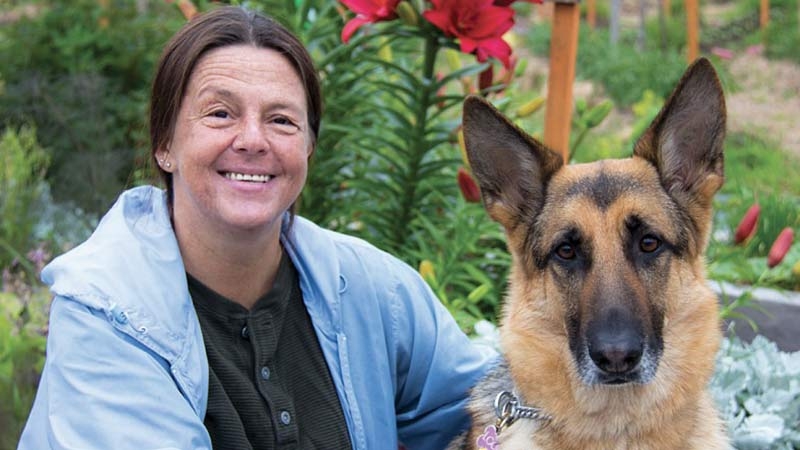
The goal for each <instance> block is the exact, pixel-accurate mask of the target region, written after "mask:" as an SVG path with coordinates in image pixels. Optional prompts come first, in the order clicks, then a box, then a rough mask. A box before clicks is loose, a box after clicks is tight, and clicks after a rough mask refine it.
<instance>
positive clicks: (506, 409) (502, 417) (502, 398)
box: [494, 391, 551, 434]
mask: <svg viewBox="0 0 800 450" xmlns="http://www.w3.org/2000/svg"><path fill="white" fill-rule="evenodd" d="M494 413H495V415H496V416H497V422H496V423H495V428H496V430H497V434H500V432H501V431H503V429H504V428H506V427H509V426H511V424H512V423H514V422H516V421H517V419H530V420H539V421H542V422H546V421H549V420H550V419H551V417H550V416H549V415H548V414H546V413H545V412H544V411H543V410H542V409H541V408H536V407H534V406H526V405H523V404H522V403H520V401H519V398H518V397H517V396H516V395H514V394H513V393H511V392H509V391H502V392H500V393H499V394H497V397H495V398H494Z"/></svg>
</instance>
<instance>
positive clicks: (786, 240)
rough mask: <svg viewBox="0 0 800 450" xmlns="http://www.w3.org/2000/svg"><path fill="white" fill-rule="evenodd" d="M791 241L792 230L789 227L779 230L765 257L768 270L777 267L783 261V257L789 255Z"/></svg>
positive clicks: (792, 238) (792, 236) (792, 237)
mask: <svg viewBox="0 0 800 450" xmlns="http://www.w3.org/2000/svg"><path fill="white" fill-rule="evenodd" d="M792 240H794V230H793V229H792V228H791V227H786V228H784V229H783V230H781V232H780V234H778V237H777V238H776V239H775V242H773V243H772V247H771V248H770V249H769V254H768V255H767V267H769V268H770V269H771V268H773V267H775V266H777V265H778V264H780V263H781V261H783V257H784V256H786V254H787V253H789V249H790V248H792Z"/></svg>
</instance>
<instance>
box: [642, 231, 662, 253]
mask: <svg viewBox="0 0 800 450" xmlns="http://www.w3.org/2000/svg"><path fill="white" fill-rule="evenodd" d="M659 247H661V241H660V240H659V239H658V238H656V237H654V236H649V235H648V236H644V237H643V238H642V240H641V241H639V249H640V250H641V251H643V252H645V253H653V252H654V251H656V250H658V249H659Z"/></svg>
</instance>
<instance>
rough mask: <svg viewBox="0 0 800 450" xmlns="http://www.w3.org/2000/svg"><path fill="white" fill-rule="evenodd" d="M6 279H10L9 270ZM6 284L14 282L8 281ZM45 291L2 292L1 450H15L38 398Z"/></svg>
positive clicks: (0, 348)
mask: <svg viewBox="0 0 800 450" xmlns="http://www.w3.org/2000/svg"><path fill="white" fill-rule="evenodd" d="M3 275H4V278H8V277H9V273H8V272H7V271H6V272H5V273H4V274H3ZM5 284H6V285H8V284H13V282H11V281H9V280H6V283H5ZM48 302H49V296H48V294H47V291H46V290H44V289H41V288H39V289H37V290H36V291H35V292H30V290H28V292H26V293H25V294H22V295H19V294H17V293H13V292H0V429H2V430H3V433H0V449H13V448H15V447H16V443H17V438H18V437H19V435H20V433H21V432H22V427H23V426H24V424H25V421H26V419H27V417H28V412H29V410H30V407H31V404H32V403H33V398H34V396H35V395H36V387H37V385H38V380H39V373H40V372H41V370H42V366H43V364H44V350H45V337H44V334H45V330H46V326H45V323H46V319H45V315H44V314H45V311H46V310H47V307H46V305H47V304H48Z"/></svg>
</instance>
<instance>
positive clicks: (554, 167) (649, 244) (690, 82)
mask: <svg viewBox="0 0 800 450" xmlns="http://www.w3.org/2000/svg"><path fill="white" fill-rule="evenodd" d="M724 134H725V103H724V97H723V93H722V89H721V86H720V83H719V80H718V79H717V76H716V73H715V72H714V69H713V67H712V66H711V64H710V63H709V62H708V61H707V60H705V59H701V60H699V61H698V62H696V63H695V64H693V65H692V66H691V67H690V68H689V69H688V70H687V71H686V73H685V75H684V76H683V78H682V79H681V81H680V83H679V85H678V86H677V88H676V89H675V91H674V92H673V93H672V95H671V96H670V98H669V99H668V100H667V102H666V104H665V105H664V107H663V109H662V110H661V112H660V113H659V114H658V116H657V117H656V118H655V119H654V121H653V122H652V124H651V125H650V127H649V128H648V129H647V131H646V132H645V133H644V134H643V135H642V137H641V138H640V139H639V140H638V142H637V143H636V145H635V148H634V154H633V157H632V158H629V159H622V160H602V161H598V162H594V163H590V164H576V165H565V164H564V163H563V161H562V158H561V156H559V155H558V154H556V153H555V152H553V151H551V150H549V149H548V148H546V147H545V146H544V145H543V144H541V143H539V142H538V141H536V140H535V139H533V138H532V137H530V136H529V135H528V134H526V133H525V132H523V131H522V130H520V129H519V128H517V127H516V126H515V125H514V124H512V123H511V122H510V121H509V120H508V119H507V118H505V117H504V116H503V115H502V114H501V113H500V112H499V111H497V110H496V109H495V108H494V107H492V106H491V105H490V104H489V103H487V102H486V101H485V100H483V99H481V98H480V97H470V98H468V99H467V100H466V102H465V104H464V136H465V142H466V149H467V155H468V157H469V161H470V165H471V166H472V170H473V173H474V175H475V177H476V178H477V180H478V184H479V185H480V188H481V195H482V198H483V202H484V205H485V207H486V210H487V212H488V213H489V215H490V216H491V217H492V218H493V219H494V220H496V221H497V222H499V223H500V224H502V225H503V227H504V228H505V231H506V234H507V237H508V247H509V250H510V252H511V253H512V257H513V260H514V265H513V269H512V274H511V280H510V292H509V296H508V298H507V300H506V304H505V311H504V319H503V328H504V331H503V333H504V335H503V345H504V351H505V352H506V356H507V358H508V359H509V363H510V365H511V368H512V372H514V371H515V370H514V369H515V367H519V366H520V365H526V364H533V365H534V366H537V365H538V367H537V369H536V370H537V371H543V370H545V371H546V370H550V371H551V372H553V373H562V374H563V373H564V372H565V371H566V372H567V373H571V374H573V376H575V377H577V380H579V381H580V382H582V383H583V385H590V386H597V385H615V384H629V383H633V384H644V383H649V382H650V381H652V380H653V379H654V377H655V376H656V373H657V370H662V369H660V368H659V365H661V366H662V367H663V366H664V365H665V363H666V365H667V366H669V367H668V369H667V370H681V369H680V368H681V367H683V362H682V361H680V359H682V358H691V357H693V356H692V354H691V351H692V350H691V349H679V350H674V351H672V350H670V349H669V348H667V347H669V346H670V345H673V346H676V347H677V340H678V339H694V338H696V339H700V340H703V339H705V340H706V341H708V342H697V343H691V345H692V346H699V347H705V346H707V345H710V346H711V347H714V348H715V346H716V345H718V340H717V338H715V337H714V333H718V331H719V330H718V329H714V325H715V324H716V323H717V322H716V320H717V319H716V300H715V298H714V297H713V295H711V294H710V291H708V290H707V287H706V286H705V281H704V268H703V263H704V262H703V253H704V250H705V247H706V245H707V241H708V235H709V231H710V226H711V203H712V197H713V196H714V194H715V193H716V192H717V190H718V189H719V188H720V186H721V185H722V181H723V154H722V145H723V139H724ZM695 314H700V315H703V316H704V317H705V316H709V315H710V316H713V317H711V318H708V319H706V318H700V319H698V320H699V321H700V322H701V323H708V324H709V325H708V326H706V327H704V326H703V325H689V320H690V319H691V317H689V316H691V315H695ZM709 321H710V322H709ZM690 326H695V327H696V328H698V329H700V330H702V331H703V333H706V332H707V333H710V334H709V336H710V337H709V336H703V335H701V333H695V335H694V337H691V338H681V337H680V336H678V333H684V332H692V331H690V330H689V327H690ZM675 327H679V328H678V329H676V328H675ZM680 327H685V329H680ZM706 328H711V330H710V331H707V330H706ZM670 333H671V334H670ZM712 350H713V349H712ZM671 351H672V353H670V352H671ZM712 355H713V351H712ZM667 358H669V360H667ZM703 364H704V365H705V366H710V365H713V362H703ZM703 370H704V371H708V369H703ZM520 372H524V371H520ZM519 376H520V377H525V376H526V375H525V374H524V373H520V374H519ZM531 381H532V382H534V381H533V380H531Z"/></svg>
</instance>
